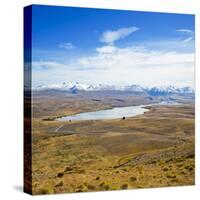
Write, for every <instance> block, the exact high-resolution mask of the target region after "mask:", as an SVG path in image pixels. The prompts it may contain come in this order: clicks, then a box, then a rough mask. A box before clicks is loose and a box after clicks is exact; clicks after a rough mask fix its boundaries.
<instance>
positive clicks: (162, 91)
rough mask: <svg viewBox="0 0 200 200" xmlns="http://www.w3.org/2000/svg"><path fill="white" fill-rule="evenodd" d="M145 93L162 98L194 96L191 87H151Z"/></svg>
mask: <svg viewBox="0 0 200 200" xmlns="http://www.w3.org/2000/svg"><path fill="white" fill-rule="evenodd" d="M147 92H148V94H150V95H152V96H163V95H170V94H194V89H193V88H191V87H183V88H177V87H175V86H172V85H170V86H161V87H152V88H150V89H149V90H148V91H147Z"/></svg>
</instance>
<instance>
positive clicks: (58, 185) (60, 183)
mask: <svg viewBox="0 0 200 200" xmlns="http://www.w3.org/2000/svg"><path fill="white" fill-rule="evenodd" d="M63 185H64V183H63V181H60V182H59V183H58V184H57V185H56V187H61V186H63Z"/></svg>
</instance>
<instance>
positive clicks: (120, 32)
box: [100, 26, 139, 44]
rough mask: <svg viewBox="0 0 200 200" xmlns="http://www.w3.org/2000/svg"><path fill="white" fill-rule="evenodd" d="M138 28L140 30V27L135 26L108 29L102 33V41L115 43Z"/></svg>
mask: <svg viewBox="0 0 200 200" xmlns="http://www.w3.org/2000/svg"><path fill="white" fill-rule="evenodd" d="M137 30H139V28H138V27H135V26H132V27H126V28H120V29H117V30H107V31H105V32H103V33H102V36H101V38H100V41H101V42H104V43H106V44H113V43H114V42H115V41H117V40H119V39H123V38H125V37H127V36H128V35H130V34H132V33H133V32H135V31H137Z"/></svg>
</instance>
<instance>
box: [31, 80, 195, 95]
mask: <svg viewBox="0 0 200 200" xmlns="http://www.w3.org/2000/svg"><path fill="white" fill-rule="evenodd" d="M34 90H61V91H69V92H72V93H77V92H78V91H113V90H115V91H129V92H134V93H147V94H149V95H151V96H164V95H170V94H181V95H186V94H194V92H195V91H194V89H193V88H191V87H183V88H177V87H175V86H172V85H169V86H161V87H152V88H144V87H141V86H140V85H136V84H134V85H128V86H116V85H104V84H87V83H79V82H76V81H70V82H63V83H62V84H52V85H40V86H37V87H35V88H34Z"/></svg>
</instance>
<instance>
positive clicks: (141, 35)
mask: <svg viewBox="0 0 200 200" xmlns="http://www.w3.org/2000/svg"><path fill="white" fill-rule="evenodd" d="M194 29H195V27H194V15H188V14H169V13H154V12H137V11H122V10H108V9H90V8H73V7H59V6H38V5H35V6H33V7H32V82H33V86H38V85H42V84H59V83H62V82H68V81H78V82H83V83H91V84H92V83H102V84H110V85H131V84H139V85H141V86H162V85H174V86H178V87H183V86H191V87H194V63H195V60H194V56H195V52H194V50H195V47H194V40H195V35H194V31H195V30H194Z"/></svg>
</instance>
